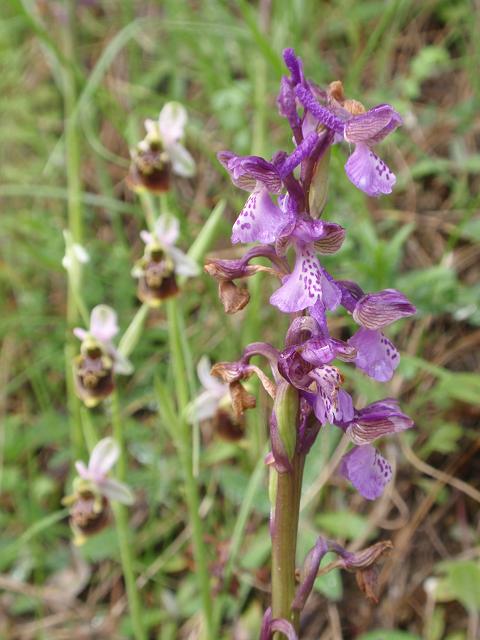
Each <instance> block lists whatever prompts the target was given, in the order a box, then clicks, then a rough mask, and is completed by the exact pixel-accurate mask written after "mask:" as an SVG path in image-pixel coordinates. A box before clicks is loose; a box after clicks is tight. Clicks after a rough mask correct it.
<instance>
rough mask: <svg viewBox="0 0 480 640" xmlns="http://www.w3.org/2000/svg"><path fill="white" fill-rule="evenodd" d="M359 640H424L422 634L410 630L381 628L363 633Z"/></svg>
mask: <svg viewBox="0 0 480 640" xmlns="http://www.w3.org/2000/svg"><path fill="white" fill-rule="evenodd" d="M358 640H422V639H421V638H420V636H417V635H414V634H413V633H408V631H391V630H389V629H385V630H383V629H379V630H378V631H369V632H368V633H364V634H362V635H361V636H360V637H359V638H358Z"/></svg>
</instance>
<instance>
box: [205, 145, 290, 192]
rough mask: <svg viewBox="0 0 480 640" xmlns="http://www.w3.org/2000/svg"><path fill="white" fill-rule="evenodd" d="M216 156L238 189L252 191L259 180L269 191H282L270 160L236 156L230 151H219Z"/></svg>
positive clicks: (277, 175)
mask: <svg viewBox="0 0 480 640" xmlns="http://www.w3.org/2000/svg"><path fill="white" fill-rule="evenodd" d="M217 158H218V159H219V161H220V162H221V163H222V164H223V166H224V167H225V168H226V169H227V171H228V172H229V173H230V177H231V179H232V182H233V184H234V185H236V186H237V187H240V189H244V190H245V191H253V190H254V189H255V187H256V185H257V182H260V183H261V184H262V185H263V186H264V187H265V188H266V189H267V190H268V191H269V192H270V193H280V192H281V191H282V181H281V179H280V176H279V174H278V171H277V169H276V168H275V167H274V165H273V164H272V163H271V162H268V161H267V160H265V159H264V158H260V157H259V156H237V155H236V154H234V153H232V152H231V151H220V153H218V154H217Z"/></svg>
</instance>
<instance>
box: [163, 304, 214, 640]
mask: <svg viewBox="0 0 480 640" xmlns="http://www.w3.org/2000/svg"><path fill="white" fill-rule="evenodd" d="M166 306H167V316H168V336H169V343H170V353H171V357H172V367H173V376H174V381H175V392H176V396H177V403H178V410H179V414H180V417H179V420H178V423H179V424H178V426H179V432H178V437H177V438H176V439H175V444H176V446H177V449H178V454H179V458H180V463H181V465H182V470H183V476H184V481H185V493H186V498H187V508H188V516H189V520H190V526H191V528H192V541H193V553H194V556H195V564H196V569H197V570H196V576H197V580H198V588H199V591H200V596H201V599H202V608H203V615H204V621H205V638H207V639H208V640H210V639H212V640H213V638H215V637H216V635H215V630H214V622H213V606H212V602H213V600H212V594H211V591H210V577H209V573H208V565H207V553H206V547H205V541H204V538H203V526H202V520H201V517H200V512H199V508H200V496H199V487H198V482H197V479H196V478H195V476H194V473H193V456H192V440H191V435H192V434H191V429H190V425H189V424H188V423H187V421H186V420H185V409H186V408H187V405H188V402H189V385H188V377H187V371H186V368H187V363H186V362H185V357H184V355H185V354H184V349H183V346H182V335H181V326H182V323H181V322H180V320H179V319H180V316H179V314H180V313H181V308H180V305H179V304H178V303H177V299H176V298H170V300H168V301H167V305H166Z"/></svg>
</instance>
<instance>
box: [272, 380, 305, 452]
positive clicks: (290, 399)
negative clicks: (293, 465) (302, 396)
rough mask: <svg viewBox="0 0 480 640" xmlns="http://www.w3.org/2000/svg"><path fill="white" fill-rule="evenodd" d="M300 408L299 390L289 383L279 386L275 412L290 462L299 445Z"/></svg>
mask: <svg viewBox="0 0 480 640" xmlns="http://www.w3.org/2000/svg"><path fill="white" fill-rule="evenodd" d="M298 408H299V397H298V391H297V389H295V387H293V386H292V385H290V384H288V382H280V384H278V385H277V389H276V394H275V401H274V404H273V410H274V412H275V416H276V419H277V427H278V435H279V437H280V439H281V441H282V444H283V447H284V449H285V452H286V454H287V456H288V459H289V460H290V461H291V459H292V457H293V454H294V453H295V447H296V443H297V431H296V429H297V422H298V419H297V418H298Z"/></svg>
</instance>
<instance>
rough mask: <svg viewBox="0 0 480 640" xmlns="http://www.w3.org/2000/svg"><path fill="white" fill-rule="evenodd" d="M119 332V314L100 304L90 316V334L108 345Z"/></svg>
mask: <svg viewBox="0 0 480 640" xmlns="http://www.w3.org/2000/svg"><path fill="white" fill-rule="evenodd" d="M118 332H119V328H118V324H117V314H116V313H115V311H114V310H113V309H112V308H111V307H109V306H108V305H106V304H98V305H97V306H96V307H94V308H93V309H92V312H91V314H90V334H91V335H92V336H93V337H94V338H96V339H97V340H98V341H99V342H103V343H108V342H110V340H111V339H112V338H113V337H114V336H116V335H117V333H118Z"/></svg>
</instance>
